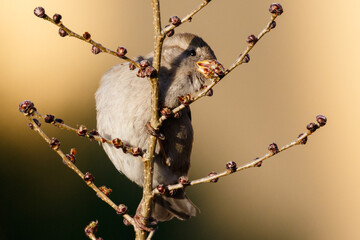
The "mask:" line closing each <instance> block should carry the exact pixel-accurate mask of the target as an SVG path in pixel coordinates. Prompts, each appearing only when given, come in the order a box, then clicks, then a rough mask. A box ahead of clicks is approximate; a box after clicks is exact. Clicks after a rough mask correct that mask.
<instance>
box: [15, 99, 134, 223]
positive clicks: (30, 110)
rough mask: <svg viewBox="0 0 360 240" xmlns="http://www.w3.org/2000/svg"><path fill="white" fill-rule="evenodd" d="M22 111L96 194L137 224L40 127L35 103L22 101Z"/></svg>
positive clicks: (65, 162) (89, 174)
mask: <svg viewBox="0 0 360 240" xmlns="http://www.w3.org/2000/svg"><path fill="white" fill-rule="evenodd" d="M19 110H20V112H22V113H24V115H25V116H26V117H27V118H28V120H29V121H30V123H29V127H30V128H31V129H33V130H34V131H36V132H37V133H38V134H39V135H40V136H41V137H42V138H43V139H44V140H45V141H46V142H47V143H48V144H49V146H50V147H51V148H52V149H53V150H54V151H55V152H56V153H57V154H58V155H59V156H60V157H61V159H62V160H63V163H64V164H65V165H66V166H68V167H69V168H70V169H71V170H73V171H74V172H75V173H76V174H77V175H78V176H79V177H80V178H81V179H83V180H84V181H85V182H86V184H87V185H88V186H89V187H90V188H91V189H93V190H94V191H95V192H96V195H97V196H98V197H99V198H100V199H101V200H103V201H104V202H106V203H107V204H108V205H110V206H111V207H112V208H113V209H114V210H115V211H117V213H118V214H120V215H123V217H124V218H125V219H126V220H127V221H128V222H129V223H131V224H132V225H134V226H135V222H134V219H133V218H132V217H131V216H130V215H128V214H126V213H125V212H121V211H120V212H119V206H120V205H122V204H120V205H119V206H118V205H116V204H115V203H114V202H113V201H112V200H111V199H110V198H109V197H108V196H107V195H106V194H105V193H104V192H103V191H101V190H100V189H99V188H98V187H97V186H96V185H95V184H94V183H93V180H94V177H93V176H92V175H91V173H86V174H84V173H82V172H81V171H80V169H78V168H77V167H76V165H75V164H74V163H73V162H72V161H71V157H69V158H68V157H67V156H66V155H65V154H64V152H63V151H62V150H61V149H60V142H59V140H57V139H56V138H52V139H50V138H49V137H48V136H47V135H46V134H45V133H44V132H43V131H42V130H41V128H40V123H39V121H38V120H37V119H34V118H32V116H33V115H34V113H35V112H36V108H35V107H34V104H33V103H32V102H30V101H24V102H22V103H20V105H19Z"/></svg>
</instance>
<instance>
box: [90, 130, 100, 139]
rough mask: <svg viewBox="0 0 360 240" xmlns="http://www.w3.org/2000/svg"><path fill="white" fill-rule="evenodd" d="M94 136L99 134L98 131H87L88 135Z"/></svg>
mask: <svg viewBox="0 0 360 240" xmlns="http://www.w3.org/2000/svg"><path fill="white" fill-rule="evenodd" d="M94 136H99V133H98V131H96V130H95V129H93V130H91V131H90V132H89V137H94Z"/></svg>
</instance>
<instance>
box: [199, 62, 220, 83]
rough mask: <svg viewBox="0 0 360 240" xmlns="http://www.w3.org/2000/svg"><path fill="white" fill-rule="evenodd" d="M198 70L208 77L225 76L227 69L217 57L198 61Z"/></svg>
mask: <svg viewBox="0 0 360 240" xmlns="http://www.w3.org/2000/svg"><path fill="white" fill-rule="evenodd" d="M196 65H197V67H198V69H197V70H198V71H199V72H200V73H201V74H202V75H204V76H205V77H206V78H215V77H220V78H222V77H224V76H225V69H224V67H223V65H222V64H221V63H219V62H218V61H217V60H215V59H211V60H203V61H199V62H197V63H196Z"/></svg>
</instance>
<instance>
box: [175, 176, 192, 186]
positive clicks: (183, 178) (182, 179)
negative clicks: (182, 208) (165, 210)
mask: <svg viewBox="0 0 360 240" xmlns="http://www.w3.org/2000/svg"><path fill="white" fill-rule="evenodd" d="M178 183H180V184H181V185H183V186H187V185H189V184H190V181H189V178H188V177H186V176H181V177H179V178H178Z"/></svg>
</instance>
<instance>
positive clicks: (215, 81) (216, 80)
mask: <svg viewBox="0 0 360 240" xmlns="http://www.w3.org/2000/svg"><path fill="white" fill-rule="evenodd" d="M276 17H277V15H271V20H270V21H269V22H268V24H267V25H266V27H265V28H264V29H263V30H262V31H261V33H260V34H259V35H258V40H257V42H259V40H260V39H261V38H262V37H263V36H264V35H265V34H266V33H268V32H269V31H270V30H271V24H272V23H273V22H274V20H275V19H276ZM257 42H256V43H257ZM255 45H256V44H249V45H248V46H247V48H246V50H245V51H244V52H243V53H242V54H241V55H240V56H239V57H238V58H237V59H236V60H235V62H234V63H233V64H232V65H231V67H229V68H228V69H227V70H226V71H225V72H224V75H223V76H221V77H219V76H217V77H215V78H213V79H212V83H211V84H210V85H209V86H207V87H206V88H204V89H202V90H201V91H199V92H198V94H197V95H196V96H194V97H192V98H191V100H190V102H189V103H188V104H180V105H179V106H177V107H176V108H174V109H172V110H171V111H172V115H173V114H175V113H177V112H179V111H181V110H182V109H184V108H185V107H186V106H188V105H189V104H191V103H193V102H195V101H197V100H199V99H200V98H202V97H204V96H206V95H207V92H208V91H211V89H212V88H213V87H214V86H215V85H216V84H218V83H219V82H220V80H221V79H223V78H224V77H225V76H226V75H228V74H229V73H230V72H232V71H233V70H234V69H235V68H236V67H238V66H239V65H241V64H242V63H243V60H244V58H245V57H246V56H247V54H248V53H249V52H250V51H251V49H252V48H253V47H254V46H255ZM167 118H168V117H167V116H164V115H163V116H161V117H160V119H159V121H158V123H159V125H158V126H157V128H159V127H160V126H161V125H162V123H163V122H164V121H165V120H166V119H167Z"/></svg>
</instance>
